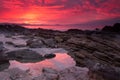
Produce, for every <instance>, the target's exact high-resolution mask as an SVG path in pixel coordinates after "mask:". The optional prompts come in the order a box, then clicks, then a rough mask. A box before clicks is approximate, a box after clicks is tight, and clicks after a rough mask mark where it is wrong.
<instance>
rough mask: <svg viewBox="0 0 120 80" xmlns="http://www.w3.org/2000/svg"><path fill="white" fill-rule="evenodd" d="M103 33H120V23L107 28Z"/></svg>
mask: <svg viewBox="0 0 120 80" xmlns="http://www.w3.org/2000/svg"><path fill="white" fill-rule="evenodd" d="M102 31H104V32H115V33H120V23H116V24H114V25H113V26H105V27H104V28H103V29H102Z"/></svg>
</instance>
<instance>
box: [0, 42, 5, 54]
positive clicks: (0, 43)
mask: <svg viewBox="0 0 120 80" xmlns="http://www.w3.org/2000/svg"><path fill="white" fill-rule="evenodd" d="M3 49H4V47H3V42H0V52H2V51H3Z"/></svg>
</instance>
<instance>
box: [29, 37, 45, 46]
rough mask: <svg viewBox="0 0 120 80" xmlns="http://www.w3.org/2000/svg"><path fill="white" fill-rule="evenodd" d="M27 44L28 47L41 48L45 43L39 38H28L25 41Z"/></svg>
mask: <svg viewBox="0 0 120 80" xmlns="http://www.w3.org/2000/svg"><path fill="white" fill-rule="evenodd" d="M27 46H29V47H30V48H42V47H45V45H44V44H43V42H42V41H41V40H36V39H35V40H28V41H27Z"/></svg>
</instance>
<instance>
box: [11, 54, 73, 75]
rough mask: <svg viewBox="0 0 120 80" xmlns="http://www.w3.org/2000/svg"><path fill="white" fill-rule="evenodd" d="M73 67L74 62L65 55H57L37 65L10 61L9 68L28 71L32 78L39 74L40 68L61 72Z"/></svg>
mask: <svg viewBox="0 0 120 80" xmlns="http://www.w3.org/2000/svg"><path fill="white" fill-rule="evenodd" d="M72 66H75V61H74V60H73V59H72V58H71V57H70V56H69V55H67V54H61V53H57V54H56V57H55V58H52V59H46V60H44V61H40V62H37V63H20V62H18V61H15V60H11V61H10V66H9V68H16V67H17V68H20V69H22V70H28V69H30V73H31V75H33V76H37V75H38V74H41V73H40V72H41V71H42V68H44V67H47V68H53V69H56V70H62V69H65V68H68V67H72Z"/></svg>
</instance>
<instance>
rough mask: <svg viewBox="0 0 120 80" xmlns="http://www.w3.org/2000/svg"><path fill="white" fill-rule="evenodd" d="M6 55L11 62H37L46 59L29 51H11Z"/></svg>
mask: <svg viewBox="0 0 120 80" xmlns="http://www.w3.org/2000/svg"><path fill="white" fill-rule="evenodd" d="M5 54H6V55H7V58H8V59H9V60H18V61H20V62H37V61H41V60H43V59H44V58H43V57H42V56H41V55H40V54H38V53H37V52H35V51H32V50H29V49H21V50H15V51H10V52H7V53H5Z"/></svg>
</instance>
